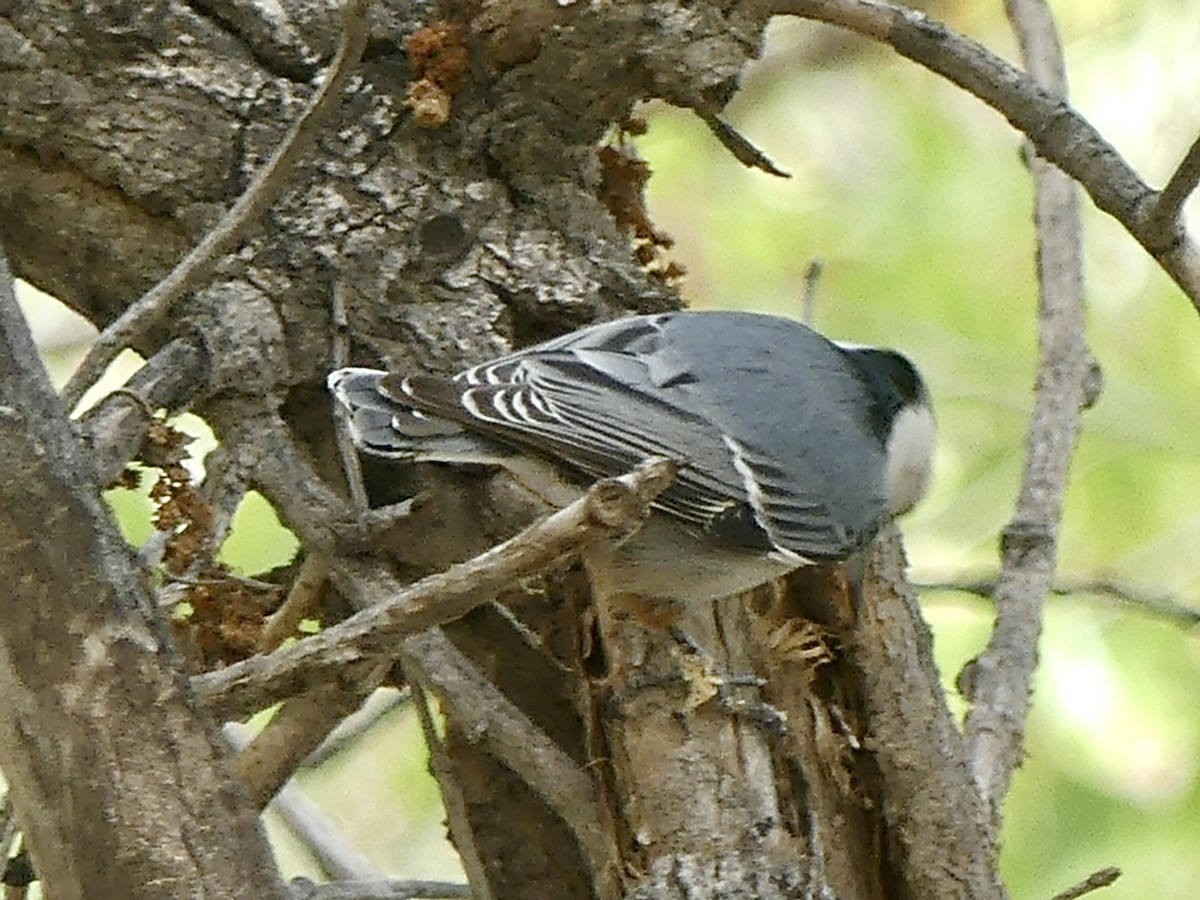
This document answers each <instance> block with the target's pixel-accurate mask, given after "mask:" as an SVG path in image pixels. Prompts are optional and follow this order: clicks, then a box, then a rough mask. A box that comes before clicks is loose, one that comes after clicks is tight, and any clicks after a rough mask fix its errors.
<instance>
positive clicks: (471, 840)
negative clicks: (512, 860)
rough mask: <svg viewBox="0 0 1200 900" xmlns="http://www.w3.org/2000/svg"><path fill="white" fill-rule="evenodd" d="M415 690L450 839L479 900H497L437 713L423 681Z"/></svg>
mask: <svg viewBox="0 0 1200 900" xmlns="http://www.w3.org/2000/svg"><path fill="white" fill-rule="evenodd" d="M418 653H419V651H418ZM468 665H469V663H468ZM412 691H413V696H414V699H415V701H416V703H415V707H416V710H417V720H418V721H419V722H420V723H421V733H422V734H423V735H424V736H425V746H426V747H427V748H428V749H429V771H430V772H431V773H432V774H433V777H434V778H436V779H437V783H438V785H439V786H440V787H441V791H442V805H443V806H444V808H445V810H446V825H447V827H448V828H449V835H450V839H451V841H452V842H453V843H454V847H455V849H457V850H458V856H459V859H460V860H461V861H462V867H463V871H464V872H465V873H466V876H467V881H469V882H470V883H471V886H472V887H473V888H474V889H475V891H476V893H477V894H478V895H479V900H494V898H493V893H494V892H493V891H492V886H491V880H490V879H489V878H488V867H487V863H486V862H484V859H483V856H482V855H481V853H480V849H479V847H478V845H477V844H476V841H475V837H476V835H475V830H474V828H472V826H471V816H470V811H469V805H468V803H467V798H466V797H465V796H464V795H463V791H462V785H461V784H460V782H459V778H458V776H457V774H456V770H455V766H454V761H453V760H452V759H451V758H450V755H449V754H448V753H447V752H446V745H445V743H444V742H443V741H442V735H441V732H440V731H439V730H438V725H437V722H435V721H434V718H433V712H432V711H431V709H430V700H429V698H428V697H427V696H426V695H425V691H424V690H423V689H422V687H421V684H420V682H415V683H414V684H413V686H412ZM468 705H469V704H468ZM509 705H510V704H509V700H508V698H507V697H506V698H504V702H503V704H501V706H500V709H507V707H508V706H509Z"/></svg>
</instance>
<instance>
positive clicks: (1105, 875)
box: [1050, 866, 1121, 900]
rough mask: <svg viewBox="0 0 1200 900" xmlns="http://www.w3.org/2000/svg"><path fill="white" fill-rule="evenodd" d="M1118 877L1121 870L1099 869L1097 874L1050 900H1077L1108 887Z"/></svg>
mask: <svg viewBox="0 0 1200 900" xmlns="http://www.w3.org/2000/svg"><path fill="white" fill-rule="evenodd" d="M1120 877H1121V870H1120V869H1118V868H1117V867H1116V866H1109V867H1108V868H1107V869H1101V870H1100V871H1099V872H1095V873H1093V874H1091V875H1089V876H1088V877H1087V878H1085V879H1084V880H1083V881H1081V882H1079V884H1077V885H1074V886H1073V887H1069V888H1067V889H1066V890H1065V891H1062V892H1061V893H1058V894H1055V895H1054V896H1053V897H1051V898H1050V900H1079V898H1080V897H1083V896H1085V895H1087V894H1090V893H1091V892H1092V891H1098V890H1100V888H1105V887H1108V886H1109V885H1110V884H1112V883H1113V882H1115V881H1116V880H1117V879H1118V878H1120Z"/></svg>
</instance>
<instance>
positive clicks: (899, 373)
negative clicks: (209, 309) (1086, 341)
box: [327, 310, 936, 602]
mask: <svg viewBox="0 0 1200 900" xmlns="http://www.w3.org/2000/svg"><path fill="white" fill-rule="evenodd" d="M327 385H328V388H329V390H330V392H331V393H332V395H333V397H334V398H335V399H336V400H337V402H338V403H340V404H341V406H342V407H344V408H345V410H346V419H347V421H348V423H349V430H350V434H351V436H352V438H353V440H354V443H355V444H356V446H357V447H358V449H359V450H360V452H362V453H365V454H369V455H374V456H380V457H386V458H390V459H395V460H408V461H415V462H435V463H448V464H475V465H478V464H485V465H493V466H499V467H502V468H503V469H505V470H507V471H508V472H509V474H511V475H512V477H513V478H514V479H515V480H517V481H518V482H520V483H521V484H523V485H525V486H526V487H527V488H529V489H530V490H532V491H534V492H535V493H536V494H538V495H540V496H541V497H542V498H543V499H545V500H546V501H547V502H549V503H551V504H552V505H557V506H562V505H565V504H566V503H568V502H570V500H571V499H573V498H574V497H577V496H579V494H580V493H581V491H582V490H583V489H586V487H587V485H588V484H589V483H591V482H592V481H594V480H597V479H601V478H607V477H613V476H619V475H622V474H624V473H626V472H628V471H629V470H631V469H632V468H634V467H635V466H636V465H637V464H638V463H639V462H641V461H643V460H645V459H647V458H649V457H652V456H659V457H667V458H669V459H671V460H674V461H675V462H676V464H677V467H678V469H677V475H676V479H675V481H674V483H673V484H672V485H671V486H669V487H668V488H667V489H666V490H665V491H663V492H662V493H661V494H660V495H659V496H658V497H657V499H656V500H655V501H654V503H653V512H652V514H651V515H650V517H649V519H648V520H647V522H646V523H645V524H644V526H643V527H642V528H641V529H640V530H639V531H638V532H637V533H635V534H634V535H633V536H632V537H630V538H629V539H628V540H625V541H623V542H620V543H612V544H610V545H608V546H606V547H604V548H602V549H601V550H599V551H596V552H593V553H591V554H590V555H588V554H585V556H584V561H585V565H587V568H588V571H589V575H591V576H592V578H593V590H594V591H595V590H600V591H601V592H606V593H629V594H635V595H639V596H642V597H653V598H659V599H663V600H667V601H673V602H695V601H705V600H713V599H716V598H719V597H725V596H729V595H732V594H737V593H742V592H744V591H747V590H750V589H752V588H754V587H757V586H759V585H761V584H764V583H766V582H768V581H771V580H773V579H775V578H777V577H780V576H782V575H785V574H787V573H788V572H790V571H792V570H794V569H797V568H799V567H801V566H805V565H810V564H814V563H823V562H834V561H846V560H848V559H850V558H851V557H855V556H856V555H858V556H859V557H861V551H863V550H864V549H865V548H866V547H867V546H869V544H870V542H871V541H872V540H873V538H874V537H875V535H876V534H877V533H878V532H879V530H880V529H881V528H882V527H883V526H884V525H885V524H886V523H887V522H888V521H890V520H891V519H892V518H894V517H896V516H899V515H902V514H903V513H905V512H908V511H909V510H910V509H912V508H913V507H914V506H915V505H916V504H917V503H918V502H919V500H920V499H921V498H922V497H923V495H924V494H925V493H926V490H927V487H928V484H929V480H930V471H931V467H932V457H933V452H934V445H935V439H936V424H935V420H934V416H933V411H932V406H931V402H930V396H929V391H928V389H927V387H926V385H925V382H924V381H923V379H922V378H921V376H920V374H919V373H918V371H917V369H916V367H915V366H914V365H913V363H912V362H911V361H910V360H909V359H908V358H907V357H905V356H904V355H903V354H901V353H899V352H897V351H895V350H890V349H883V348H879V347H870V346H862V345H857V344H850V343H839V342H836V341H832V340H830V339H828V338H826V337H824V336H823V335H821V334H819V333H817V332H816V331H814V330H812V329H810V328H809V327H807V326H806V325H803V324H801V323H800V322H797V321H794V320H792V319H788V318H785V317H782V316H777V315H770V314H766V313H755V312H741V311H696V310H684V311H678V312H668V313H657V314H649V315H635V316H630V317H626V318H622V319H616V320H613V321H608V322H604V323H601V324H595V325H590V326H588V327H584V328H581V329H579V330H577V331H573V332H571V333H569V334H565V335H562V336H561V337H557V338H554V339H552V340H549V341H546V342H544V343H540V344H537V345H535V346H530V347H527V348H524V349H521V350H517V351H516V352H513V353H510V354H508V355H505V356H501V357H499V358H498V359H493V360H490V361H488V362H483V363H480V364H478V365H474V366H471V367H470V368H466V369H464V370H463V371H461V372H459V373H457V374H455V375H453V376H440V375H433V374H428V373H412V374H407V375H405V374H398V373H389V372H386V371H382V370H379V369H369V368H357V367H351V368H343V369H338V370H336V371H334V372H332V373H330V374H329V376H328V378H327Z"/></svg>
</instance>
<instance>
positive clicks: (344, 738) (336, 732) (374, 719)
mask: <svg viewBox="0 0 1200 900" xmlns="http://www.w3.org/2000/svg"><path fill="white" fill-rule="evenodd" d="M410 703H412V692H411V691H410V690H409V689H408V688H405V689H404V690H400V691H398V690H396V689H395V688H380V689H378V690H376V691H375V693H374V694H372V695H371V696H370V697H369V698H368V699H367V702H366V703H364V704H363V705H362V706H361V707H360V708H359V709H358V710H356V711H355V712H353V713H351V714H350V715H348V716H346V718H344V719H342V721H341V722H339V723H338V726H337V728H335V729H333V731H331V732H330V733H329V736H328V737H326V738H325V740H324V741H322V742H321V746H319V747H318V748H317V749H316V750H314V751H313V752H312V753H310V754H308V756H306V757H304V761H303V762H301V763H300V767H301V768H304V769H316V768H320V767H321V766H322V765H324V764H325V763H327V762H328V761H329V760H331V759H333V758H335V757H337V756H340V755H341V754H342V753H345V752H346V751H347V750H349V749H350V748H352V747H354V746H355V745H356V744H358V742H359V741H360V740H361V739H362V738H363V737H364V736H365V735H366V734H368V733H369V732H371V731H372V730H374V728H375V727H376V726H377V725H379V724H380V723H381V722H383V721H384V720H385V719H387V718H388V717H389V716H390V715H391V714H392V713H394V712H397V711H399V710H401V709H404V708H405V707H406V706H408V705H409V704H410Z"/></svg>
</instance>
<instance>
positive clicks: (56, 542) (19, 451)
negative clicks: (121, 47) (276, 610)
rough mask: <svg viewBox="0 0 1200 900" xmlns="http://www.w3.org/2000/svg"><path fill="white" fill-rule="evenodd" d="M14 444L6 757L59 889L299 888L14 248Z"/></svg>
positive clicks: (3, 524)
mask: <svg viewBox="0 0 1200 900" xmlns="http://www.w3.org/2000/svg"><path fill="white" fill-rule="evenodd" d="M0 448H3V450H2V453H0V457H2V458H3V466H4V470H3V473H2V477H0V546H3V547H4V548H5V552H4V553H3V554H0V579H2V580H3V583H4V584H5V585H6V590H7V592H8V597H7V601H8V602H7V603H6V607H5V608H6V612H5V616H4V619H3V622H0V692H2V693H3V696H4V698H5V715H4V716H2V717H0V765H2V766H3V769H4V776H5V780H6V781H7V782H8V784H9V785H10V789H11V791H12V793H13V797H14V799H15V800H16V801H17V802H16V808H17V812H18V818H19V821H20V824H21V830H22V832H23V833H24V835H25V839H26V841H27V844H28V847H29V850H30V852H31V855H32V857H33V861H34V866H35V869H36V871H37V873H38V876H39V878H40V879H41V880H42V881H43V884H44V890H45V892H46V894H47V895H48V896H54V897H63V898H79V897H139V898H149V897H167V896H174V895H177V894H178V892H179V890H181V889H182V888H181V886H182V885H187V886H188V889H189V890H192V891H199V892H201V893H204V894H207V895H209V896H214V897H217V896H219V897H230V898H251V897H255V898H258V897H261V898H271V897H278V896H282V894H283V890H282V886H281V885H280V884H279V882H278V879H277V876H276V873H275V869H274V865H273V863H272V861H271V856H270V852H269V850H268V848H267V844H266V840H265V838H264V836H263V834H262V831H261V829H260V825H259V823H258V819H257V816H256V815H255V812H254V810H253V809H252V808H251V807H250V804H249V803H248V802H246V798H245V797H244V796H242V795H241V794H240V793H239V792H238V791H237V790H236V789H234V788H232V787H231V782H230V774H229V771H228V769H227V767H226V765H225V763H224V748H223V747H222V746H221V745H220V742H219V740H218V739H217V737H216V735H215V733H213V732H212V731H211V729H209V728H208V727H207V725H206V723H205V722H204V721H203V720H202V719H200V718H199V717H198V716H197V714H196V711H195V710H194V709H193V708H191V707H190V706H189V704H188V703H187V693H186V690H184V682H183V679H182V677H181V675H180V671H179V669H178V667H177V666H176V665H175V660H174V659H173V654H172V652H171V650H170V646H171V644H170V640H169V638H168V636H167V635H166V634H165V630H164V629H163V627H162V623H161V622H160V621H159V620H158V619H157V618H156V614H155V610H154V606H153V602H152V598H151V597H150V596H149V594H148V593H147V591H146V589H145V586H144V579H143V577H142V573H141V572H139V571H138V569H137V566H136V565H135V564H134V561H133V559H132V556H131V554H130V551H129V549H128V547H127V546H126V545H125V542H124V541H123V540H122V538H121V535H120V533H119V531H118V530H117V527H116V524H115V522H113V520H112V516H111V514H110V513H109V511H108V510H107V509H106V508H105V506H104V505H103V503H102V502H101V500H100V498H99V496H98V495H99V488H98V485H97V484H96V482H95V469H94V466H93V463H92V461H91V459H90V458H89V457H88V454H87V453H86V452H85V450H84V448H83V447H82V445H81V442H80V440H79V438H78V436H77V434H76V433H75V432H74V430H73V428H72V426H71V423H70V422H69V421H68V420H67V419H66V416H65V414H64V411H63V410H62V408H61V404H60V402H59V398H58V396H57V395H56V394H55V392H54V390H53V388H52V387H51V385H50V382H49V379H48V378H47V377H46V373H45V370H44V369H43V368H42V364H41V361H40V360H39V358H38V356H37V351H36V348H35V347H34V344H33V340H32V338H31V337H30V335H29V331H28V328H27V326H26V324H25V321H24V318H23V316H22V315H21V311H20V309H19V308H18V307H17V304H16V300H15V298H14V297H13V295H12V280H11V276H10V274H9V271H8V266H7V262H6V261H4V260H3V259H2V258H0ZM48 536H49V539H48ZM151 711H152V712H151ZM164 823H170V824H169V826H165V825H164ZM115 860H119V861H120V862H119V864H114V861H115Z"/></svg>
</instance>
